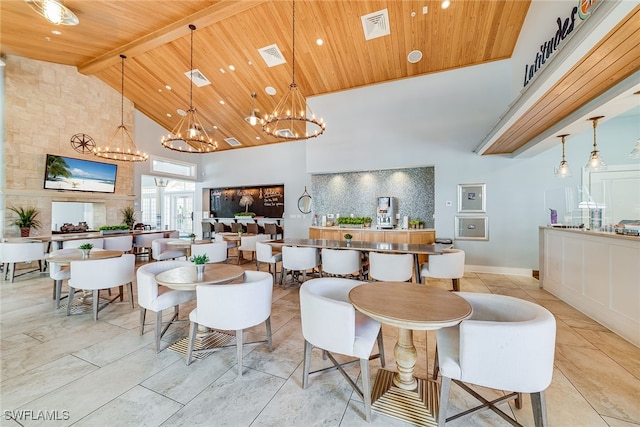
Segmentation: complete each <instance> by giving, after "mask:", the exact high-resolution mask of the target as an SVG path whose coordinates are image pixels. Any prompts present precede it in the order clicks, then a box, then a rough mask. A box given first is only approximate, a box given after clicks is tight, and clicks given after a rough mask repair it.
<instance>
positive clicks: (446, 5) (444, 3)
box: [440, 0, 451, 9]
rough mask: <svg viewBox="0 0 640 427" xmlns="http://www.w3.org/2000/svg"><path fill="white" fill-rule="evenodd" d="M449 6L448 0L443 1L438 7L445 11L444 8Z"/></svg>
mask: <svg viewBox="0 0 640 427" xmlns="http://www.w3.org/2000/svg"><path fill="white" fill-rule="evenodd" d="M449 6H451V1H450V0H444V1H443V2H442V4H441V5H440V7H441V8H443V9H446V8H448V7H449Z"/></svg>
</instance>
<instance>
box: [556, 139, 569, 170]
mask: <svg viewBox="0 0 640 427" xmlns="http://www.w3.org/2000/svg"><path fill="white" fill-rule="evenodd" d="M567 136H569V134H565V135H558V138H562V161H561V162H560V166H559V167H558V168H557V169H556V176H557V177H558V178H567V177H570V176H571V171H570V170H569V165H568V164H567V161H566V160H565V159H564V139H565V138H566V137H567Z"/></svg>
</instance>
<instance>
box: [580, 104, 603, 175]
mask: <svg viewBox="0 0 640 427" xmlns="http://www.w3.org/2000/svg"><path fill="white" fill-rule="evenodd" d="M602 118H604V116H598V117H591V118H590V119H589V120H591V121H592V122H593V151H591V154H589V160H587V164H586V165H585V166H584V168H585V169H586V170H587V171H588V172H597V171H602V170H605V169H606V168H607V164H606V163H605V162H604V160H603V159H602V156H601V155H600V152H599V151H598V144H597V142H596V127H598V120H600V119H602Z"/></svg>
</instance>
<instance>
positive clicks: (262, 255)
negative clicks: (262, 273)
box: [256, 236, 282, 283]
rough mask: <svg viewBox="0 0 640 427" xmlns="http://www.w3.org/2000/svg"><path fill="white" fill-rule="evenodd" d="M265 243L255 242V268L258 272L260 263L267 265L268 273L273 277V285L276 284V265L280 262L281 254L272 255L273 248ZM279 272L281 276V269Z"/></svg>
mask: <svg viewBox="0 0 640 427" xmlns="http://www.w3.org/2000/svg"><path fill="white" fill-rule="evenodd" d="M267 237H268V236H267ZM266 242H267V240H265V241H261V242H256V262H257V265H256V267H257V270H260V263H263V262H264V263H267V264H268V266H269V273H271V274H272V275H273V283H278V263H279V262H280V263H281V262H282V253H281V252H276V253H274V252H273V246H271V245H270V244H268V243H266ZM272 267H273V270H272ZM280 270H281V271H280V274H282V267H281V268H280Z"/></svg>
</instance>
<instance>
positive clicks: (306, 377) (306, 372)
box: [302, 340, 313, 388]
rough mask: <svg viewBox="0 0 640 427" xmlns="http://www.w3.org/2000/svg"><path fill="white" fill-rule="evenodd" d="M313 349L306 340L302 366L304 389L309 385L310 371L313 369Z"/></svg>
mask: <svg viewBox="0 0 640 427" xmlns="http://www.w3.org/2000/svg"><path fill="white" fill-rule="evenodd" d="M311 349H313V346H312V345H311V343H310V342H309V341H307V340H304V362H303V365H302V388H307V386H308V385H309V370H310V367H311Z"/></svg>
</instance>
